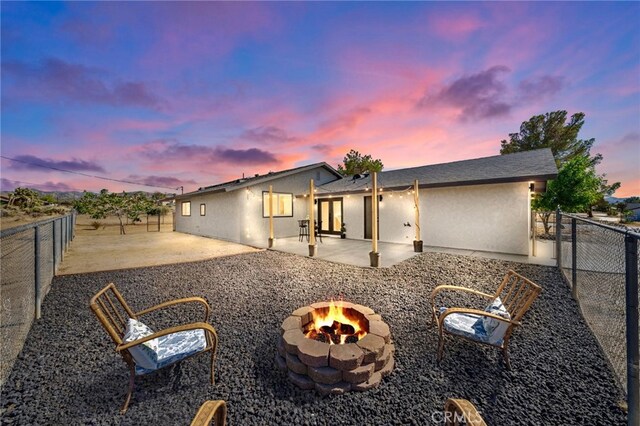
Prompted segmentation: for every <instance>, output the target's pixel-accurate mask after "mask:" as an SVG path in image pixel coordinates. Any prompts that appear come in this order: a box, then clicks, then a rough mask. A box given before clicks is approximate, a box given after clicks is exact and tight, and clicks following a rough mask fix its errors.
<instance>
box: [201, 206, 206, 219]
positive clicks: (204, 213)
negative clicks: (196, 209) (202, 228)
mask: <svg viewBox="0 0 640 426" xmlns="http://www.w3.org/2000/svg"><path fill="white" fill-rule="evenodd" d="M206 214H207V205H206V204H200V216H205V215H206Z"/></svg>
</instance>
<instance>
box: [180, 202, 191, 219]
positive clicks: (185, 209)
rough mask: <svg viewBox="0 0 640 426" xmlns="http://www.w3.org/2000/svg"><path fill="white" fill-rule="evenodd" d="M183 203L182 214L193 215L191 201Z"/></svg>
mask: <svg viewBox="0 0 640 426" xmlns="http://www.w3.org/2000/svg"><path fill="white" fill-rule="evenodd" d="M181 205H182V216H191V201H183V202H182V203H181Z"/></svg>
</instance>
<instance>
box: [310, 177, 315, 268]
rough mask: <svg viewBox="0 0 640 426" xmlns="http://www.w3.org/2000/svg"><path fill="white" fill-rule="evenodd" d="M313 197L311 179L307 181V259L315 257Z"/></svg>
mask: <svg viewBox="0 0 640 426" xmlns="http://www.w3.org/2000/svg"><path fill="white" fill-rule="evenodd" d="M314 200H315V195H314V191H313V179H311V180H310V181H309V257H313V256H315V255H316V229H315V214H314V213H315V212H314V209H315V201H314Z"/></svg>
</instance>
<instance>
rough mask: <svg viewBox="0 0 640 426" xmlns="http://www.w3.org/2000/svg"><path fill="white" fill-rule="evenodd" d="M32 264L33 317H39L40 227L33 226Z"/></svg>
mask: <svg viewBox="0 0 640 426" xmlns="http://www.w3.org/2000/svg"><path fill="white" fill-rule="evenodd" d="M33 247H34V249H33V265H34V275H35V279H34V280H33V281H34V285H35V298H34V299H35V302H36V303H35V305H36V306H35V318H36V319H40V298H41V297H42V295H41V294H40V291H41V288H40V227H39V226H36V227H35V232H34V235H33Z"/></svg>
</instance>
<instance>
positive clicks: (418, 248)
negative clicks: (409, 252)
mask: <svg viewBox="0 0 640 426" xmlns="http://www.w3.org/2000/svg"><path fill="white" fill-rule="evenodd" d="M413 251H415V252H416V253H422V240H413Z"/></svg>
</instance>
